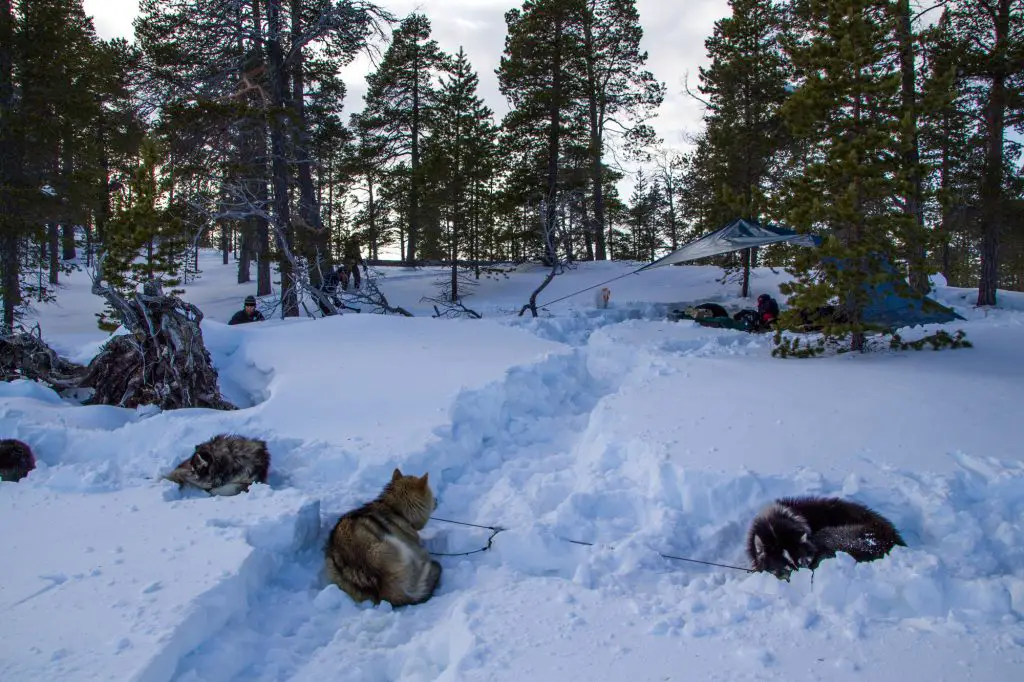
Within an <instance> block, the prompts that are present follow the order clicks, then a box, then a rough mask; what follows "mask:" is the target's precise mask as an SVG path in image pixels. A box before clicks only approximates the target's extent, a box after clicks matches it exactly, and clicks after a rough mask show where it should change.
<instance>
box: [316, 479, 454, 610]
mask: <svg viewBox="0 0 1024 682" xmlns="http://www.w3.org/2000/svg"><path fill="white" fill-rule="evenodd" d="M428 475H429V474H424V475H423V476H422V477H418V476H404V475H403V474H402V472H401V471H399V470H398V469H395V471H394V473H393V474H392V476H391V481H390V482H389V483H388V484H387V485H386V486H385V487H384V490H383V491H382V492H381V494H380V496H379V497H377V499H375V500H373V501H372V502H368V503H367V504H364V505H363V506H362V507H359V508H358V509H354V510H352V511H350V512H348V513H346V514H345V515H343V516H342V517H341V518H340V519H338V523H337V524H336V525H335V526H334V530H332V531H331V537H330V539H329V540H328V541H327V551H326V554H327V557H326V569H327V576H328V578H329V579H330V580H331V582H333V583H334V584H335V585H337V586H338V587H340V588H341V589H342V590H343V591H344V592H345V593H346V594H348V595H349V596H350V597H352V599H354V600H355V601H357V602H362V601H366V600H368V599H369V600H371V601H372V602H373V603H374V604H379V603H380V602H381V601H386V602H389V603H390V604H391V605H392V606H405V605H409V604H421V603H423V602H425V601H427V600H428V599H430V597H431V596H432V595H433V594H434V590H435V589H436V588H437V584H438V581H439V580H440V578H441V564H439V563H437V562H436V561H434V560H432V559H431V558H430V554H429V553H428V552H427V550H426V549H424V547H423V545H422V544H421V543H420V536H419V532H418V531H420V530H422V529H423V527H424V526H426V525H427V521H428V520H429V519H430V514H431V512H433V511H434V508H435V506H436V505H437V503H436V502H435V500H434V494H433V492H432V491H431V490H430V486H429V484H428V483H427V476H428Z"/></svg>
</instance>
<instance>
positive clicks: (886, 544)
mask: <svg viewBox="0 0 1024 682" xmlns="http://www.w3.org/2000/svg"><path fill="white" fill-rule="evenodd" d="M906 544H907V543H905V542H904V541H903V538H902V537H900V534H899V531H897V530H896V528H895V527H894V526H893V525H892V523H890V522H889V520H888V519H886V518H885V517H884V516H882V515H881V514H878V513H877V512H875V511H872V510H871V509H869V508H868V507H865V506H864V505H862V504H859V503H857V502H851V501H849V500H842V499H839V498H835V497H795V498H782V499H779V500H776V501H775V502H774V503H772V504H770V505H768V506H767V507H765V508H764V509H763V510H762V511H761V513H760V514H758V515H757V517H756V518H755V519H754V521H753V522H752V523H751V524H750V531H749V533H748V534H747V556H748V557H749V558H750V563H751V565H752V567H753V568H754V570H755V571H767V572H769V573H771V574H773V575H774V576H775V577H776V578H779V579H780V580H789V576H790V574H791V573H792V572H793V571H795V570H797V569H799V568H810V569H811V570H814V569H815V568H817V567H818V564H820V563H821V560H822V559H828V558H831V557H834V556H835V555H836V552H846V553H847V554H849V555H850V556H852V557H853V558H854V559H856V560H857V561H874V560H875V559H881V558H882V557H883V556H885V555H886V554H888V553H889V550H891V549H892V548H893V547H894V546H896V545H900V546H902V547H905V546H906Z"/></svg>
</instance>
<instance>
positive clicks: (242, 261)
mask: <svg viewBox="0 0 1024 682" xmlns="http://www.w3.org/2000/svg"><path fill="white" fill-rule="evenodd" d="M248 222H249V221H246V229H243V230H240V231H239V234H238V283H239V284H246V283H248V282H251V281H252V273H251V270H250V267H249V266H250V265H251V263H252V254H251V253H250V252H249V242H251V241H252V239H253V237H252V234H250V233H249V230H248V229H247V228H248Z"/></svg>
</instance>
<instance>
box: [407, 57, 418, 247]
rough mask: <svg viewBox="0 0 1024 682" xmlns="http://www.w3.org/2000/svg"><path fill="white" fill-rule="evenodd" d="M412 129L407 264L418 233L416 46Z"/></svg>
mask: <svg viewBox="0 0 1024 682" xmlns="http://www.w3.org/2000/svg"><path fill="white" fill-rule="evenodd" d="M412 72H413V85H412V130H411V131H410V132H411V138H412V139H411V141H410V142H411V145H410V146H411V151H410V155H409V221H408V222H409V239H408V243H407V245H406V249H407V250H406V252H405V258H406V262H407V263H408V264H409V265H415V264H416V248H417V247H418V240H419V236H420V235H419V233H420V188H419V181H420V64H419V48H418V46H417V48H416V51H415V54H414V56H413V62H412Z"/></svg>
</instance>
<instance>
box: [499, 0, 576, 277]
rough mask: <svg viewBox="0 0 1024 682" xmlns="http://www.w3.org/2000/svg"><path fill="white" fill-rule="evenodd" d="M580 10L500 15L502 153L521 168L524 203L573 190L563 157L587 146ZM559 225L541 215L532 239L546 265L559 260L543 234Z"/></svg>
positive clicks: (539, 8) (529, 5)
mask: <svg viewBox="0 0 1024 682" xmlns="http://www.w3.org/2000/svg"><path fill="white" fill-rule="evenodd" d="M584 8H585V5H584V0H526V2H524V3H523V7H522V9H521V10H510V11H509V12H507V13H506V14H505V23H506V24H507V26H508V35H507V36H506V38H505V53H504V55H503V56H502V58H501V64H500V65H499V67H498V84H499V87H500V89H501V93H502V94H503V95H504V96H505V98H506V99H507V100H508V101H509V103H510V104H511V107H512V109H511V110H510V111H509V113H508V114H507V115H506V116H505V118H504V120H503V121H502V128H503V133H504V135H505V139H506V147H507V148H508V149H509V150H510V151H511V152H512V154H514V157H515V159H516V162H517V163H518V164H519V165H520V168H521V174H520V178H521V179H522V180H523V182H524V185H523V186H522V194H523V197H524V198H526V197H530V196H533V197H535V196H536V195H537V194H539V195H540V196H542V197H543V202H544V203H545V205H546V206H549V207H553V206H555V205H557V203H558V202H559V199H560V196H561V195H564V194H568V193H569V191H571V189H573V187H572V185H571V182H570V178H569V177H566V176H567V173H566V167H565V157H566V156H567V154H568V150H569V148H570V147H572V146H573V145H574V144H576V145H581V144H584V145H585V144H586V143H585V142H582V141H583V140H586V139H587V135H586V129H585V128H584V127H583V125H581V123H582V122H583V121H585V120H586V119H585V118H583V117H582V116H581V115H580V113H581V111H583V109H582V102H583V90H582V84H583V83H584V82H585V79H584V77H583V73H584V69H585V63H584V60H583V48H582V46H583V41H582V39H581V22H580V18H581V17H582V16H583V11H584ZM534 203H536V200H535V201H534ZM557 221H558V216H557V214H556V212H555V211H554V210H553V209H552V210H548V211H546V213H545V215H544V224H543V226H542V227H541V229H536V228H535V231H534V235H535V236H534V239H533V240H532V241H533V243H534V248H536V247H540V249H542V253H543V255H544V258H545V259H546V260H547V261H548V262H551V263H553V262H555V261H556V260H557V254H555V253H553V252H552V243H551V242H549V241H548V240H545V239H544V237H543V235H544V234H553V233H554V232H555V226H556V224H557Z"/></svg>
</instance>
